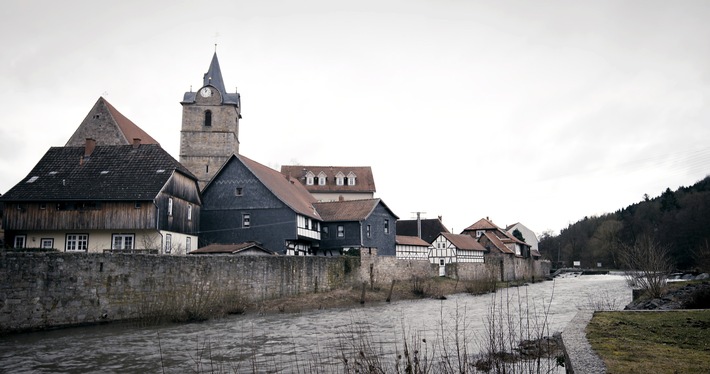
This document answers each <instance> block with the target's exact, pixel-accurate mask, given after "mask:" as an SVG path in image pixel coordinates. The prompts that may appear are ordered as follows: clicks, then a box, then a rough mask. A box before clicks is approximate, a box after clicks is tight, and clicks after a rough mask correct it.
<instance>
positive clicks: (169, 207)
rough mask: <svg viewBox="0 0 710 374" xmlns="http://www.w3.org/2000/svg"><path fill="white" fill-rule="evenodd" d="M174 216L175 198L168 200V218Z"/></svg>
mask: <svg viewBox="0 0 710 374" xmlns="http://www.w3.org/2000/svg"><path fill="white" fill-rule="evenodd" d="M172 215H173V198H172V197H169V198H168V216H172Z"/></svg>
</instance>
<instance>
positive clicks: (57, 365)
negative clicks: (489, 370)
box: [0, 274, 631, 373]
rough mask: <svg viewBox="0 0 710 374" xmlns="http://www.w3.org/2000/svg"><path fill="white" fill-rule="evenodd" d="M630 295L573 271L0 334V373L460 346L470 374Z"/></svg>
mask: <svg viewBox="0 0 710 374" xmlns="http://www.w3.org/2000/svg"><path fill="white" fill-rule="evenodd" d="M630 301H631V291H630V289H629V287H628V285H627V284H626V280H625V278H624V277H623V276H621V275H576V274H570V275H565V276H562V277H558V278H556V279H555V280H554V281H547V282H542V283H535V284H530V285H525V286H520V287H512V288H507V289H499V290H498V292H496V293H495V294H488V295H479V296H473V295H468V294H456V295H450V296H449V297H447V299H446V300H433V299H423V300H406V301H397V302H392V303H381V304H368V305H365V306H363V307H361V306H356V307H352V308H339V309H328V310H314V311H308V312H301V313H294V314H264V315H258V314H245V315H234V316H229V317H226V318H222V319H218V320H210V321H206V322H200V323H189V324H171V325H160V326H137V325H135V324H129V323H115V324H107V325H99V326H87V327H75V328H66V329H58V330H51V331H43V332H32V333H21V334H11V335H8V336H4V337H1V338H0V372H8V373H110V372H115V373H119V372H120V373H146V372H151V373H184V372H198V373H201V372H210V373H212V372H218V373H251V372H282V373H293V372H299V373H300V372H302V373H315V372H343V371H344V369H347V368H348V367H350V368H352V369H356V367H355V365H361V366H363V367H365V365H380V367H382V368H384V369H386V370H387V369H390V370H392V371H397V370H399V371H405V366H406V365H413V363H416V364H417V365H430V367H431V368H432V369H430V370H431V372H440V370H433V368H434V367H436V366H435V365H442V362H441V361H442V360H448V361H450V362H449V364H452V363H453V364H454V365H461V364H462V355H461V352H463V353H464V355H463V356H466V357H465V359H464V360H463V364H464V365H468V367H469V368H470V371H469V372H475V371H476V370H474V369H473V367H474V366H473V365H474V363H475V361H476V357H479V358H478V361H481V359H480V357H481V356H480V354H484V353H486V352H485V351H486V350H487V349H490V347H491V345H492V344H493V345H495V344H497V343H495V342H493V343H491V342H492V338H496V339H500V343H501V344H502V345H506V344H508V345H509V346H510V347H514V346H517V342H515V343H514V344H509V343H510V342H508V340H510V339H512V338H514V339H516V340H517V339H518V338H520V339H521V340H522V339H523V338H526V337H530V338H536V337H546V336H552V335H553V334H554V333H555V332H559V331H561V330H562V329H563V328H564V327H565V325H566V324H567V323H569V322H570V321H571V320H572V319H573V318H574V316H575V315H576V314H577V312H578V311H580V310H589V309H593V310H599V309H605V310H612V309H617V310H620V309H623V307H624V306H625V305H626V304H627V303H629V302H630ZM505 334H512V335H511V336H512V338H511V337H507V336H506V335H505ZM512 350H515V348H513V349H512ZM415 352H416V353H415ZM552 361H554V359H553V360H552ZM482 369H486V368H485V367H483V368H481V367H479V369H478V371H482ZM467 370H468V369H467ZM353 371H354V370H353Z"/></svg>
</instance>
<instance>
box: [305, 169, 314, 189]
mask: <svg viewBox="0 0 710 374" xmlns="http://www.w3.org/2000/svg"><path fill="white" fill-rule="evenodd" d="M313 177H315V176H314V175H313V173H311V172H310V171H309V172H308V173H306V185H307V186H312V185H313Z"/></svg>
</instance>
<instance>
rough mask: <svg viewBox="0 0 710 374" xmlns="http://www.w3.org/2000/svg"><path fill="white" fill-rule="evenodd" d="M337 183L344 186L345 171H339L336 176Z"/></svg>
mask: <svg viewBox="0 0 710 374" xmlns="http://www.w3.org/2000/svg"><path fill="white" fill-rule="evenodd" d="M335 184H336V185H338V186H343V185H344V184H345V175H343V173H341V172H338V174H337V175H336V176H335Z"/></svg>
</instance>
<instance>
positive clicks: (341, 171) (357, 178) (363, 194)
mask: <svg viewBox="0 0 710 374" xmlns="http://www.w3.org/2000/svg"><path fill="white" fill-rule="evenodd" d="M281 173H282V174H284V175H286V176H288V177H292V178H294V179H296V180H298V181H299V182H300V183H301V184H302V185H303V186H304V187H305V188H306V190H307V191H308V192H310V193H311V194H312V195H313V196H314V197H315V198H316V200H318V201H338V200H362V199H372V198H374V194H375V192H376V188H375V179H374V177H373V175H372V168H371V167H369V166H301V165H283V166H281Z"/></svg>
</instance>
